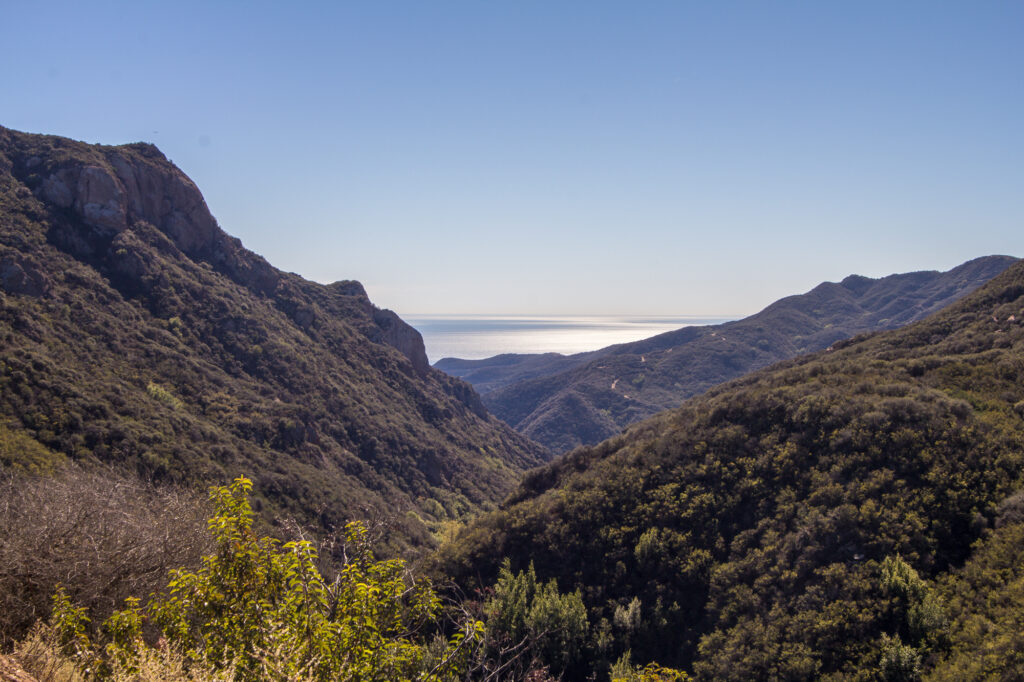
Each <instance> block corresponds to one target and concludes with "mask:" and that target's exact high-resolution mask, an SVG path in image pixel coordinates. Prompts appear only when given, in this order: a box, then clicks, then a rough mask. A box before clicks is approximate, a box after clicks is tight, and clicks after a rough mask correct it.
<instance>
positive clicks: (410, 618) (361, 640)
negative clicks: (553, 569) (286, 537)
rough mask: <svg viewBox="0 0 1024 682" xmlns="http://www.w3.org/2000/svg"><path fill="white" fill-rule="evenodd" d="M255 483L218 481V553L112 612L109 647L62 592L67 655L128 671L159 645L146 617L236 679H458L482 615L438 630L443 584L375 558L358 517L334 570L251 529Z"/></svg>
mask: <svg viewBox="0 0 1024 682" xmlns="http://www.w3.org/2000/svg"><path fill="white" fill-rule="evenodd" d="M250 489H251V483H250V482H249V481H248V480H247V479H245V478H239V479H237V480H236V481H235V482H234V483H233V484H232V485H231V486H230V487H219V488H214V489H213V492H212V493H211V498H212V500H213V503H214V507H215V511H214V515H213V517H212V518H211V519H210V521H209V529H210V531H211V533H212V534H213V536H214V539H215V542H216V551H215V553H213V554H211V555H209V556H206V557H204V558H203V563H202V567H201V568H200V569H199V570H198V571H195V572H191V571H187V570H183V569H179V570H177V571H174V572H172V574H171V580H170V582H169V584H168V590H167V592H166V594H162V595H154V597H153V598H152V599H151V601H150V602H149V604H148V605H147V606H145V607H140V606H139V602H138V601H137V600H134V599H129V600H128V602H127V604H126V608H125V609H123V610H121V611H118V612H115V613H114V614H113V615H112V616H111V617H110V618H109V619H107V621H106V622H105V624H104V631H105V638H104V640H103V646H102V647H100V646H98V644H97V643H94V642H92V641H90V640H89V638H88V636H87V635H86V628H85V627H84V621H85V619H86V616H85V612H84V610H83V609H80V608H76V607H74V606H73V605H72V604H71V602H70V601H69V600H68V599H67V598H66V596H65V595H63V593H58V595H57V597H56V598H55V608H54V614H53V617H52V620H51V623H52V627H54V628H55V629H56V636H57V637H58V640H59V641H60V642H61V644H63V646H64V653H65V655H68V656H71V657H72V658H74V659H75V660H76V661H77V662H78V667H79V669H80V670H85V669H87V670H90V671H92V674H93V675H94V676H95V677H97V678H100V679H102V678H106V677H111V676H112V675H113V673H114V672H115V671H122V672H123V671H127V672H128V673H129V674H130V673H131V671H132V670H133V668H137V667H138V666H139V665H141V662H143V661H144V660H148V659H151V658H152V657H153V653H154V650H153V647H150V646H149V645H148V644H147V643H146V642H145V641H144V639H143V633H142V627H143V622H144V621H145V620H147V619H148V620H151V621H152V622H153V623H155V624H156V625H157V626H158V628H159V630H160V632H161V635H162V637H161V640H160V642H159V643H158V646H157V647H156V648H157V649H161V648H166V649H169V650H174V651H177V652H180V654H181V655H182V656H183V658H184V660H185V661H186V662H192V663H193V664H195V665H197V666H199V667H202V668H206V669H209V670H212V671H214V672H217V673H224V672H227V673H230V676H231V677H232V678H233V679H239V680H267V679H272V680H298V679H311V680H328V679H329V680H367V681H371V680H395V679H409V680H437V681H440V680H449V679H461V676H462V673H463V672H464V671H465V669H466V668H467V667H468V666H469V661H470V659H471V656H472V654H473V652H474V649H475V647H476V644H477V642H478V641H479V638H480V636H481V634H482V631H483V624H482V623H480V622H478V621H466V622H463V623H461V624H460V629H459V632H457V633H456V634H455V636H453V637H452V638H451V639H450V640H447V641H445V640H444V639H443V638H442V637H441V636H440V635H438V634H436V630H437V625H436V621H437V618H438V616H439V612H440V609H441V602H440V600H439V599H438V597H437V596H436V594H435V593H434V591H433V590H432V589H431V587H430V586H429V585H428V584H426V583H424V582H418V581H412V580H411V579H410V578H409V577H408V575H407V572H406V569H405V564H404V562H403V561H400V560H389V561H375V560H374V559H373V557H372V555H371V554H370V550H369V548H368V543H367V542H366V530H365V528H364V527H363V526H362V525H361V524H358V523H352V524H349V525H348V526H347V527H346V545H345V559H346V560H345V563H344V565H343V566H342V568H341V570H340V572H339V573H338V576H337V578H335V579H334V580H333V581H330V582H328V581H327V580H326V579H325V578H324V577H323V576H322V575H321V573H320V572H319V571H318V570H317V568H316V559H317V555H316V550H315V549H314V548H313V545H312V544H311V543H310V542H308V541H305V540H299V541H294V542H287V543H284V544H282V543H279V542H278V541H277V540H274V539H272V538H266V537H264V538H259V537H257V536H256V535H255V533H253V530H252V523H253V512H252V509H251V508H250V506H249V502H248V497H247V496H248V493H249V491H250Z"/></svg>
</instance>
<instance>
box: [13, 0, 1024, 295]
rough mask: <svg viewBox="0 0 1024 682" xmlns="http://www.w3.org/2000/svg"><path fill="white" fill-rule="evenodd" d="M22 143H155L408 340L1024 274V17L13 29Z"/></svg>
mask: <svg viewBox="0 0 1024 682" xmlns="http://www.w3.org/2000/svg"><path fill="white" fill-rule="evenodd" d="M0 44H2V45H3V58H2V63H0V124H2V125H5V126H8V127H11V128H15V129H18V130H25V131H30V132H45V133H53V134H59V135H65V136H69V137H73V138H76V139H81V140H85V141H89V142H102V143H108V144H115V143H122V142H131V141H136V140H146V141H150V142H153V143H155V144H157V145H158V146H159V147H160V148H161V149H162V150H163V151H164V153H165V154H167V156H168V157H170V158H171V160H173V161H174V162H175V163H176V164H178V165H179V166H180V167H181V168H182V169H183V170H184V171H185V172H186V173H188V174H189V175H190V176H191V177H192V178H193V179H194V180H195V181H196V183H197V184H198V185H199V187H200V188H201V189H202V191H203V193H204V195H205V197H206V200H207V203H208V204H209V206H210V208H211V210H212V211H213V213H214V215H215V216H216V217H217V219H218V220H219V222H220V224H221V226H222V227H223V228H224V229H225V230H226V231H228V232H229V233H231V234H233V235H235V236H238V237H239V238H241V239H242V241H243V242H244V243H245V245H246V246H248V247H249V248H250V249H252V250H254V251H256V252H258V253H260V254H262V255H263V256H265V257H266V258H267V259H268V260H269V261H270V262H271V263H273V264H274V265H276V266H277V267H280V268H282V269H285V270H290V271H293V272H298V273H299V274H302V275H304V276H305V277H308V278H310V279H315V280H318V281H323V282H329V281H333V280H337V279H359V280H361V281H362V282H363V283H364V284H365V285H366V287H367V289H368V290H369V292H370V296H371V298H372V299H373V300H374V301H375V302H376V303H378V304H379V305H381V306H385V307H389V308H392V309H394V310H396V311H398V312H399V313H400V314H413V313H548V314H613V313H614V314H623V313H626V314H628V313H635V314H744V313H750V312H754V311H755V310H757V309H759V308H760V307H762V306H764V305H765V304H767V303H769V302H771V301H772V300H775V299H777V298H779V297H782V296H785V295H788V294H792V293H798V292H802V291H805V290H807V289H809V288H811V287H812V286H814V285H815V284H817V283H818V282H820V281H823V280H838V279H841V278H842V277H844V276H845V275H847V274H850V273H855V272H856V273H860V274H865V275H870V276H879V275H885V274H889V273H892V272H904V271H909V270H921V269H947V268H949V267H952V266H954V265H957V264H958V263H960V262H962V261H964V260H967V259H969V258H973V257H976V256H980V255H986V254H991V253H1006V254H1010V255H1016V256H1024V3H1022V2H1019V1H1013V2H988V1H979V2H975V1H967V0H965V1H963V2H936V1H934V0H929V1H922V2H902V1H901V2H888V1H886V2H864V1H860V0H858V1H856V2H854V1H852V0H851V1H849V2H819V1H814V2H766V1H757V2H728V1H723V2H710V1H709V2H700V3H698V2H684V1H677V2H594V1H587V2H584V1H582V0H581V1H578V2H551V1H545V2H523V1H518V0H517V1H516V2H511V1H510V2H482V1H474V2H454V1H452V2H449V1H444V0H439V1H437V2H422V1H415V2H388V1H384V0H374V1H370V0H367V1H366V2H340V1H339V2H295V3H285V2H244V3H242V2H238V3H228V2H209V1H207V2H191V1H184V0H178V1H176V2H164V3H156V2H145V1H140V0H135V1H133V2H117V3H112V2H77V1H76V2H66V1H51V2H45V3H40V2H34V1H29V0H0Z"/></svg>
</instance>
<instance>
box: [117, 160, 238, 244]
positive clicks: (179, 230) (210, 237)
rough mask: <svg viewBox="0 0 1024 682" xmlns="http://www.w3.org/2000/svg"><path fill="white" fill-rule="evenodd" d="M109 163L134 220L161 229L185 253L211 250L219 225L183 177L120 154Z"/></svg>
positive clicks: (201, 196)
mask: <svg viewBox="0 0 1024 682" xmlns="http://www.w3.org/2000/svg"><path fill="white" fill-rule="evenodd" d="M109 161H110V165H111V166H112V167H113V168H114V171H115V172H116V173H117V177H118V179H119V180H120V181H121V183H122V184H123V186H124V187H125V189H126V190H127V196H128V209H129V213H130V215H131V217H132V218H133V219H134V220H144V221H146V222H148V223H150V224H151V225H154V226H155V227H157V228H159V229H160V230H161V231H162V232H164V233H165V234H166V235H167V236H168V237H170V238H171V239H172V240H173V241H174V244H175V246H177V247H178V248H179V249H181V250H182V251H183V252H185V253H191V254H194V253H196V252H199V251H203V250H206V249H208V248H209V247H210V246H212V244H213V242H214V241H215V238H216V235H217V233H218V228H217V223H216V221H215V220H214V219H213V216H212V215H210V211H209V209H208V208H207V207H206V201H204V200H203V195H202V194H201V193H200V192H199V189H198V188H197V187H196V186H195V185H194V184H193V183H192V181H191V180H189V179H188V178H187V177H185V176H184V175H183V174H181V173H169V172H164V171H161V170H158V169H156V168H154V167H153V166H151V165H148V164H146V165H142V164H138V163H137V162H136V161H135V160H132V159H128V158H125V157H123V156H120V155H117V154H112V155H110V157H109Z"/></svg>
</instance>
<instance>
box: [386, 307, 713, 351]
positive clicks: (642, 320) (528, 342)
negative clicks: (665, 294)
mask: <svg viewBox="0 0 1024 682" xmlns="http://www.w3.org/2000/svg"><path fill="white" fill-rule="evenodd" d="M403 319H405V320H406V321H407V322H408V323H409V324H411V325H412V326H413V327H415V328H416V329H418V330H419V332H420V333H421V334H422V335H423V342H424V344H425V345H426V347H427V357H428V358H430V362H432V363H434V362H437V361H438V360H440V359H442V358H448V357H452V358H462V359H464V360H479V359H481V358H489V357H491V356H494V355H501V354H503V353H561V354H563V355H571V354H573V353H582V352H586V351H592V350H597V349H599V348H604V347H606V346H611V345H614V344H617V343H628V342H630V341H639V340H640V339H646V338H648V337H651V336H655V335H657V334H662V333H664V332H668V331H672V330H674V329H679V328H681V327H688V326H692V325H704V324H721V323H722V322H728V321H729V320H731V319H732V318H730V317H695V316H687V315H679V316H649V317H627V316H600V317H598V316H593V317H582V316H567V317H555V316H539V315H538V316H525V315H504V316H485V315H405V316H403Z"/></svg>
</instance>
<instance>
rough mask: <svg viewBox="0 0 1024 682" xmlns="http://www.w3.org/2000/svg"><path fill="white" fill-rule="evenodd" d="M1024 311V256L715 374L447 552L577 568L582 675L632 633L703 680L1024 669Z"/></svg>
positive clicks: (472, 583)
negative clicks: (846, 330) (805, 344)
mask: <svg viewBox="0 0 1024 682" xmlns="http://www.w3.org/2000/svg"><path fill="white" fill-rule="evenodd" d="M1022 320H1024V266H1022V265H1019V264H1018V265H1014V266H1012V267H1011V268H1010V269H1009V270H1007V271H1006V272H1005V273H1003V274H1002V275H1000V276H998V277H997V278H996V279H995V280H993V281H992V282H991V283H990V284H989V285H988V286H986V287H983V288H982V289H980V290H979V291H977V292H975V293H974V294H971V295H970V296H968V297H967V298H965V299H964V300H963V301H961V302H959V303H956V304H954V305H953V306H951V307H949V308H948V309H946V310H945V311H944V312H942V313H940V314H938V315H935V316H932V317H931V318H929V319H927V320H925V321H922V322H918V323H916V324H913V325H910V326H908V327H906V328H904V329H901V330H897V331H894V332H887V333H884V334H879V335H876V336H870V337H858V338H856V339H853V340H850V341H846V342H841V343H838V344H836V345H835V346H834V347H833V348H832V349H830V350H829V351H826V352H821V353H818V354H815V355H811V356H808V357H804V358H802V359H799V360H794V361H790V362H788V363H786V364H784V365H782V366H778V367H775V368H772V369H770V370H765V371H761V372H757V373H754V374H752V375H749V376H747V377H745V378H742V379H740V380H737V381H733V382H731V383H729V384H727V385H725V386H723V387H720V388H718V389H714V390H712V391H710V392H709V393H708V394H706V395H704V396H701V397H699V398H696V399H693V400H691V401H689V402H688V403H686V404H685V405H684V406H683V407H681V408H680V409H677V410H674V411H671V412H668V413H665V414H663V415H660V416H658V417H656V418H654V419H651V420H649V421H647V422H643V423H641V424H639V425H637V426H634V427H632V428H630V429H629V430H628V431H627V432H626V433H625V434H623V435H622V436H619V437H617V438H614V439H612V440H610V441H607V442H605V443H603V444H601V445H599V446H597V447H590V448H581V449H578V450H576V451H574V452H572V453H570V454H569V455H567V456H564V457H562V458H560V459H558V460H555V461H554V462H552V463H551V464H549V465H547V466H546V467H544V468H542V469H540V470H537V471H535V472H532V473H530V474H528V475H527V478H526V480H525V482H524V483H523V485H522V486H521V488H520V490H519V491H518V492H517V493H515V494H514V495H513V497H512V498H511V499H510V500H509V501H508V503H507V504H506V505H505V506H504V507H503V509H501V510H500V511H498V512H493V513H489V514H485V515H483V516H482V517H481V518H480V519H479V520H478V521H476V522H474V523H472V524H471V525H470V527H469V528H467V529H466V530H465V531H464V532H463V533H461V535H459V536H458V537H457V538H456V539H455V540H454V541H453V542H452V543H450V544H449V545H448V546H446V547H444V548H443V550H442V563H443V566H444V567H445V569H446V570H447V571H448V572H449V573H451V574H454V575H457V576H459V577H460V580H461V581H462V583H463V585H464V586H465V587H466V588H467V589H472V588H473V587H480V586H486V585H487V584H489V583H491V582H492V581H493V580H495V579H496V577H497V576H498V575H499V573H500V571H501V570H512V571H519V570H527V569H528V568H529V567H530V566H531V565H532V566H533V570H535V571H536V575H537V580H538V581H548V580H554V581H556V584H557V586H558V588H559V589H560V590H561V591H562V592H564V593H571V592H575V591H578V592H579V594H580V595H581V597H582V600H583V603H584V604H585V606H586V610H587V615H588V620H589V622H590V623H591V628H590V631H589V633H588V634H587V635H586V636H585V637H584V638H583V639H582V640H581V641H580V642H578V643H577V644H578V645H579V646H581V647H583V648H584V650H585V651H586V652H587V653H586V655H585V656H584V657H583V658H584V659H585V660H586V661H587V662H588V663H587V665H583V666H580V667H578V668H576V669H574V670H573V671H571V675H570V676H569V677H570V678H571V679H584V678H585V677H586V675H587V674H589V673H590V672H592V671H600V670H602V669H606V667H607V666H608V665H609V664H610V662H612V661H615V660H616V659H617V658H618V657H619V656H621V655H622V653H623V652H624V651H626V650H627V649H628V650H630V651H631V652H632V656H633V659H634V660H636V661H639V662H645V661H651V660H657V661H658V662H660V663H662V664H667V665H672V666H677V667H682V668H685V669H687V670H689V671H691V672H692V673H693V674H695V675H696V676H697V678H698V679H812V678H814V679H821V678H829V677H844V678H845V677H854V678H857V677H859V678H863V679H875V678H889V679H914V678H915V677H916V676H917V675H918V674H919V673H923V672H933V673H934V674H936V675H939V674H940V672H941V671H943V670H949V669H954V670H973V671H977V670H981V669H982V667H984V669H985V670H998V669H1000V666H1002V667H1003V668H1005V669H1013V667H1014V666H1015V661H1016V658H1014V657H1016V656H1018V654H1017V653H1016V651H1018V650H1019V647H1018V644H1019V643H1020V642H1019V641H1018V640H1019V635H1018V632H1017V631H1018V630H1019V628H1017V629H1014V627H1015V626H1013V625H1012V623H1014V622H1018V623H1019V622H1020V621H1019V620H1017V621H1015V620H1014V619H1015V618H1016V619H1019V618H1021V617H1022V616H1024V599H1022V597H1021V593H1020V587H1021V585H1022V582H1021V579H1020V577H1019V576H1020V569H1019V566H1020V563H1019V559H1020V558H1021V556H1020V549H1019V547H1020V543H1019V542H1016V543H1015V542H1014V541H1015V539H1019V533H1020V531H1019V527H1020V526H1019V522H1020V521H1021V520H1022V519H1024V514H1022V513H1021V511H1020V510H1021V508H1022V505H1021V502H1020V496H1019V495H1018V496H1014V493H1015V491H1016V490H1018V489H1019V488H1020V487H1021V483H1022V481H1021V467H1022V465H1024V420H1022V417H1024V328H1022V324H1021V321H1022ZM997 519H998V520H999V523H998V524H997V523H996V520H997ZM996 525H998V526H999V527H998V528H996V529H994V530H993V527H994V526H996ZM976 541H978V542H980V543H981V544H979V545H977V546H975V548H974V553H973V554H972V546H973V544H974V543H975V542H976ZM506 558H507V559H508V560H509V561H510V562H511V563H510V566H509V567H508V568H507V569H502V561H504V560H505V559H506ZM1015 561H1016V562H1017V563H1014V562H1015ZM961 566H963V568H959V567H961ZM982 645H984V646H986V647H989V648H986V649H985V650H986V651H987V652H988V653H987V654H986V656H985V657H983V659H977V658H976V657H975V656H974V655H972V653H971V652H972V651H976V650H977V649H976V648H975V647H978V646H982ZM972 666H973V667H972ZM952 677H956V675H952ZM968 677H970V675H968ZM961 679H965V678H963V677H962V678H961Z"/></svg>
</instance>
